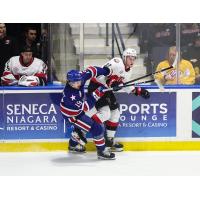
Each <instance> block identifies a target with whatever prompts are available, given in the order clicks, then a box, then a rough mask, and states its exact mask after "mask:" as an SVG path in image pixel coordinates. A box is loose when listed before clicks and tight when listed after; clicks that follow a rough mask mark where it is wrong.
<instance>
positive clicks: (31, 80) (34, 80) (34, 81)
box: [18, 75, 40, 87]
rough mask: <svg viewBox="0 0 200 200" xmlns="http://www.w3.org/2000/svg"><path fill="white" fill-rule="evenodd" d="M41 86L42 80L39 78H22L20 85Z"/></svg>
mask: <svg viewBox="0 0 200 200" xmlns="http://www.w3.org/2000/svg"><path fill="white" fill-rule="evenodd" d="M39 84H40V80H39V78H38V77H37V76H26V75H24V76H22V77H21V78H20V79H19V81H18V85H20V86H27V87H29V86H30V87H31V86H38V85H39Z"/></svg>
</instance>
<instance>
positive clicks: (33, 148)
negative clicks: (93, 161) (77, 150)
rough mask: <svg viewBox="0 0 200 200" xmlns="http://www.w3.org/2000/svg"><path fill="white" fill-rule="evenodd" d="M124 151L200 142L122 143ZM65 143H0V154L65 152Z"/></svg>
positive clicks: (167, 148)
mask: <svg viewBox="0 0 200 200" xmlns="http://www.w3.org/2000/svg"><path fill="white" fill-rule="evenodd" d="M122 143H123V144H124V150H125V151H181V150H200V141H167V142H164V141H151V142H150V141H148V142H147V141H145V142H139V141H137V142H122ZM86 147H87V151H94V150H95V146H94V144H93V143H92V142H89V143H88V144H87V146H86ZM67 149H68V143H67V142H21V143H0V152H44V151H67Z"/></svg>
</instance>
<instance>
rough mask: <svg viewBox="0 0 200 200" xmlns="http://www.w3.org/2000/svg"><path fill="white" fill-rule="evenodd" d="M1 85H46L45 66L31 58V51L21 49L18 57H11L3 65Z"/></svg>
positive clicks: (28, 48) (26, 47)
mask: <svg viewBox="0 0 200 200" xmlns="http://www.w3.org/2000/svg"><path fill="white" fill-rule="evenodd" d="M1 83H2V85H6V86H11V85H20V86H39V85H40V86H42V85H46V84H47V66H46V64H45V63H44V62H43V61H42V60H40V59H38V58H34V57H33V52H32V49H31V48H30V47H28V46H25V47H23V49H22V50H21V54H20V56H14V57H11V58H10V59H9V60H8V61H7V62H6V65H5V70H4V72H3V76H2V77H1Z"/></svg>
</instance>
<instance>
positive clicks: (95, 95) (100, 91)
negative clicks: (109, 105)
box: [92, 85, 107, 101]
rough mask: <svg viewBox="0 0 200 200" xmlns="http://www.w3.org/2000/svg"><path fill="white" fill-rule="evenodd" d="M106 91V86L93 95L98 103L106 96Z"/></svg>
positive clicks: (100, 87) (99, 88)
mask: <svg viewBox="0 0 200 200" xmlns="http://www.w3.org/2000/svg"><path fill="white" fill-rule="evenodd" d="M104 89H107V87H105V86H103V85H102V86H99V87H98V88H97V89H96V90H95V91H94V92H93V93H92V95H93V97H94V98H95V99H96V101H98V100H99V99H100V98H101V97H102V96H103V95H104V94H105V92H103V90H104Z"/></svg>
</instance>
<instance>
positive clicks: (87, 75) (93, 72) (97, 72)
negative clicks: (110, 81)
mask: <svg viewBox="0 0 200 200" xmlns="http://www.w3.org/2000/svg"><path fill="white" fill-rule="evenodd" d="M101 75H104V76H109V75H110V69H109V68H107V67H103V68H102V67H96V66H89V67H88V68H87V69H86V70H85V71H83V72H82V76H83V80H84V81H87V80H89V79H91V78H95V77H98V76H101Z"/></svg>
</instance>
